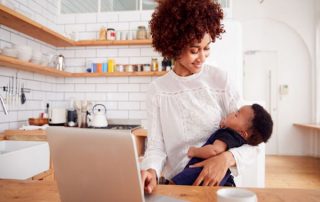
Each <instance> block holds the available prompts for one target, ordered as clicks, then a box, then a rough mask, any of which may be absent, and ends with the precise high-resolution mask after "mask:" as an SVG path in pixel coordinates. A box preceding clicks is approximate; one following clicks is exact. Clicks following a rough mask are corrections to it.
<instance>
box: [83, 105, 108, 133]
mask: <svg viewBox="0 0 320 202" xmlns="http://www.w3.org/2000/svg"><path fill="white" fill-rule="evenodd" d="M87 118H88V126H89V127H95V128H103V127H107V126H108V121H107V108H106V107H105V106H104V105H103V104H96V105H94V106H93V108H92V114H90V113H89V114H88V116H87Z"/></svg>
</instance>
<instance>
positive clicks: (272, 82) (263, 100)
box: [243, 50, 278, 154]
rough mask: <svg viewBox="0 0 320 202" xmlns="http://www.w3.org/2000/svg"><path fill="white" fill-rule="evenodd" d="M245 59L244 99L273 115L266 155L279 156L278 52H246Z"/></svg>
mask: <svg viewBox="0 0 320 202" xmlns="http://www.w3.org/2000/svg"><path fill="white" fill-rule="evenodd" d="M243 59H244V64H243V98H244V100H245V101H246V102H248V103H258V104H260V105H262V106H263V107H264V108H265V109H266V110H267V111H268V112H269V113H270V114H271V116H272V119H273V124H274V125H273V133H272V136H271V138H270V139H269V141H268V143H267V144H266V154H278V140H277V96H278V95H277V86H278V84H277V73H276V72H277V64H278V62H277V52H276V51H255V50H253V51H246V52H245V53H244V57H243Z"/></svg>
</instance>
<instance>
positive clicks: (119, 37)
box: [116, 31, 122, 40]
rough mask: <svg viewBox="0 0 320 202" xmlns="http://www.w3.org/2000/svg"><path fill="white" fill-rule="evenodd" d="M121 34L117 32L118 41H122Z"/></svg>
mask: <svg viewBox="0 0 320 202" xmlns="http://www.w3.org/2000/svg"><path fill="white" fill-rule="evenodd" d="M121 34H122V33H121V32H120V31H117V32H116V40H121Z"/></svg>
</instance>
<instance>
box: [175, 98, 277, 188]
mask: <svg viewBox="0 0 320 202" xmlns="http://www.w3.org/2000/svg"><path fill="white" fill-rule="evenodd" d="M220 127H221V128H220V129H218V130H217V131H216V132H214V133H213V134H212V135H211V136H210V138H209V139H208V141H207V142H206V143H205V144H204V145H203V146H202V147H190V148H189V151H188V156H189V157H192V159H191V160H190V161H189V163H188V164H187V166H186V167H185V168H184V170H183V171H181V172H180V173H179V174H177V175H176V176H174V177H173V178H172V182H173V183H174V184H178V185H192V184H193V183H194V181H195V180H196V179H197V177H198V175H199V174H200V172H201V171H202V168H201V167H195V168H191V167H189V166H190V165H193V164H195V163H198V162H201V161H203V160H205V159H207V158H210V157H212V156H214V155H217V154H220V153H222V152H224V151H226V150H228V149H230V148H233V147H240V146H241V145H243V144H249V145H253V146H256V145H258V144H260V143H261V142H267V141H268V139H269V138H270V136H271V133H272V127H273V121H272V119H271V116H270V114H269V113H268V112H267V111H266V110H265V109H264V108H263V107H262V106H260V105H258V104H253V105H246V106H243V107H241V108H240V109H239V110H238V111H237V112H234V113H231V114H228V116H227V117H226V118H225V119H223V120H222V121H221V124H220ZM219 186H235V183H234V181H233V176H232V175H231V172H230V170H228V171H227V173H226V175H225V176H224V178H223V180H222V181H221V182H220V184H219Z"/></svg>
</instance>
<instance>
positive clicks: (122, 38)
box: [121, 31, 127, 40]
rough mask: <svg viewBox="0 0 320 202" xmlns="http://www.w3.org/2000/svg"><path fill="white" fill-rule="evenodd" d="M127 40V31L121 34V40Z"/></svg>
mask: <svg viewBox="0 0 320 202" xmlns="http://www.w3.org/2000/svg"><path fill="white" fill-rule="evenodd" d="M126 39H127V32H126V31H122V32H121V40H126Z"/></svg>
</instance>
